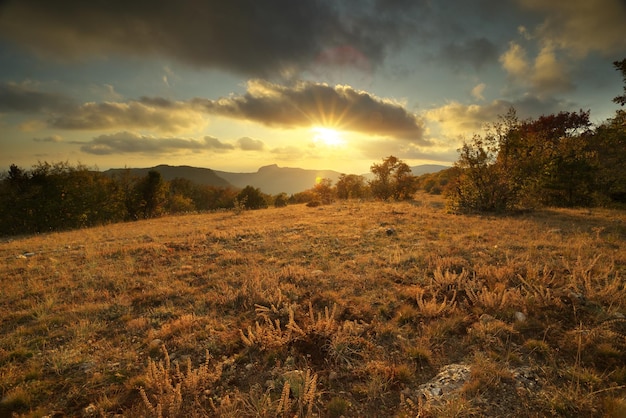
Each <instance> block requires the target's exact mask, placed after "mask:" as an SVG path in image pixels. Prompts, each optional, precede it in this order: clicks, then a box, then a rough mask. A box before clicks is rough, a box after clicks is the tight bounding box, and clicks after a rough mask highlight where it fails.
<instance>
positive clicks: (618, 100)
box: [613, 58, 626, 106]
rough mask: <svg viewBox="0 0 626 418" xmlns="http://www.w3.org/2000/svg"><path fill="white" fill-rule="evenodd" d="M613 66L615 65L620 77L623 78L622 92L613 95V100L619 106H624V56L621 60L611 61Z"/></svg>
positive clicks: (625, 61) (625, 74) (625, 84)
mask: <svg viewBox="0 0 626 418" xmlns="http://www.w3.org/2000/svg"><path fill="white" fill-rule="evenodd" d="M613 66H615V69H616V70H618V71H619V72H621V73H622V79H623V80H624V94H623V95H621V96H617V97H615V98H614V99H613V101H614V102H615V103H617V104H619V105H620V106H624V105H625V104H626V58H625V59H623V60H621V61H615V62H613Z"/></svg>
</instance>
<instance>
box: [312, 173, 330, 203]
mask: <svg viewBox="0 0 626 418" xmlns="http://www.w3.org/2000/svg"><path fill="white" fill-rule="evenodd" d="M332 184H333V181H332V180H331V179H321V180H320V181H319V182H317V184H316V185H315V186H314V187H313V192H314V193H315V194H316V195H317V198H318V199H319V201H320V202H322V203H323V204H325V205H328V204H330V203H332V202H333V195H334V193H333V187H332Z"/></svg>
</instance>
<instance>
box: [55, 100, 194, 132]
mask: <svg viewBox="0 0 626 418" xmlns="http://www.w3.org/2000/svg"><path fill="white" fill-rule="evenodd" d="M49 125H50V126H51V127H53V128H57V129H68V130H99V129H150V130H154V131H158V132H168V133H169V132H183V131H190V130H199V129H201V128H203V127H204V126H205V125H206V117H205V116H204V115H203V114H202V112H200V111H197V110H195V109H194V108H193V106H190V105H189V104H188V103H185V102H170V101H167V100H165V99H144V100H142V101H134V100H133V101H128V102H102V103H95V102H89V103H84V104H82V105H81V106H77V107H76V108H74V109H72V110H71V111H68V112H64V113H63V114H57V115H54V116H52V117H51V118H50V120H49Z"/></svg>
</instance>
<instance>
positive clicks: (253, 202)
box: [237, 186, 267, 209]
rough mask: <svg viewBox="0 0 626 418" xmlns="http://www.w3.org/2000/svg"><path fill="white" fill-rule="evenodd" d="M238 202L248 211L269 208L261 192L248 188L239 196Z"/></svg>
mask: <svg viewBox="0 0 626 418" xmlns="http://www.w3.org/2000/svg"><path fill="white" fill-rule="evenodd" d="M237 201H238V202H240V203H241V205H243V207H245V208H246V209H261V208H266V207H267V200H266V198H265V196H264V195H263V193H261V190H260V189H258V188H255V187H252V186H246V187H244V188H243V190H241V191H240V192H239V194H238V195H237Z"/></svg>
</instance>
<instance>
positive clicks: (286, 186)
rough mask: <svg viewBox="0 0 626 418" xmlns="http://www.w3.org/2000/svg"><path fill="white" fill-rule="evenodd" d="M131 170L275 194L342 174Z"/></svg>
mask: <svg viewBox="0 0 626 418" xmlns="http://www.w3.org/2000/svg"><path fill="white" fill-rule="evenodd" d="M446 168H448V167H446V166H442V165H418V166H414V167H411V171H412V173H413V174H414V175H416V176H418V175H421V174H424V173H434V172H437V171H440V170H443V169H446ZM124 170H126V169H121V168H116V169H110V170H107V171H105V173H107V174H110V175H112V174H117V173H120V172H123V171H124ZM129 170H130V172H131V173H132V174H134V175H137V176H145V175H146V174H147V173H148V171H150V170H156V171H158V172H160V173H161V175H162V176H163V178H164V179H165V180H168V181H169V180H173V179H174V178H177V177H178V178H185V179H188V180H191V181H193V182H194V183H198V184H204V185H209V186H215V187H236V188H240V189H243V188H244V187H246V186H253V187H256V188H259V189H260V190H261V191H262V192H263V193H267V194H272V195H276V194H279V193H283V192H284V193H287V194H294V193H298V192H302V191H304V190H308V189H310V188H312V187H313V186H315V184H316V182H317V180H319V179H321V178H329V179H331V180H332V181H333V183H335V182H336V181H337V179H338V178H339V176H340V175H341V173H339V172H337V171H333V170H307V169H303V168H290V167H279V166H278V165H276V164H272V165H267V166H264V167H261V168H259V169H258V171H256V172H254V173H232V172H228V171H219V170H212V169H209V168H197V167H190V166H169V165H158V166H156V167H150V168H130V169H129ZM363 176H364V177H365V178H367V179H371V178H373V175H372V174H371V173H369V174H364V175H363Z"/></svg>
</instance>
